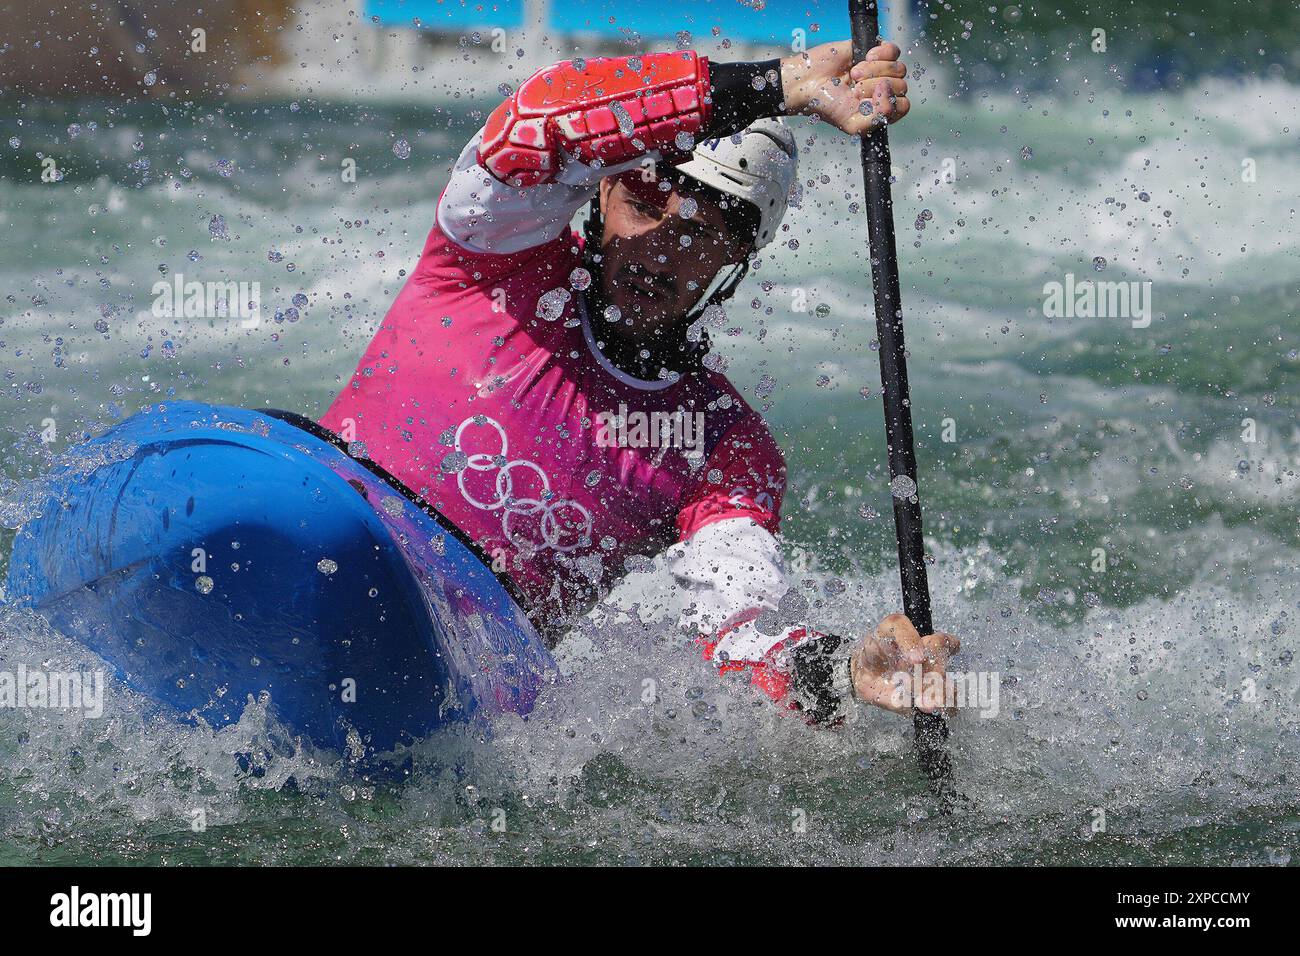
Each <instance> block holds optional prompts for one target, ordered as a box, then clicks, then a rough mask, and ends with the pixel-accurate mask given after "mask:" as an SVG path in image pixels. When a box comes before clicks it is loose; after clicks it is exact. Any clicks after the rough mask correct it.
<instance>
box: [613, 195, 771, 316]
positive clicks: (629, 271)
mask: <svg viewBox="0 0 1300 956" xmlns="http://www.w3.org/2000/svg"><path fill="white" fill-rule="evenodd" d="M600 206H601V212H602V215H603V219H604V224H605V231H604V234H603V236H602V240H601V255H602V256H603V261H602V263H601V272H600V277H601V292H602V293H603V295H604V300H605V302H606V304H607V305H614V306H617V307H618V310H619V312H620V313H621V318H620V321H619V322H618V323H617V326H616V327H617V329H618V330H619V332H622V333H626V335H627V336H636V337H637V338H638V339H640V338H641V337H642V336H644V335H646V334H647V333H654V332H657V331H664V330H669V329H672V328H673V327H674V326H676V325H679V324H680V323H681V321H682V319H683V318H685V316H686V313H687V312H688V311H689V310H690V309H691V308H692V307H693V306H695V305H696V304H697V303H698V302H699V300H700V297H701V296H703V295H704V292H705V290H706V289H707V287H708V285H709V283H710V282H712V281H713V279H714V277H715V276H716V275H717V274H718V272H719V270H721V269H722V268H723V267H724V266H727V265H730V264H734V263H737V262H740V261H741V260H742V259H743V258H744V255H745V251H746V250H745V248H744V247H743V246H742V245H741V244H740V243H738V242H737V241H735V239H733V237H732V236H731V235H730V233H729V232H728V230H727V224H726V221H725V220H724V219H723V215H722V210H720V209H719V208H718V207H717V205H715V204H714V202H713V201H712V200H710V199H709V198H707V197H706V196H705V194H703V193H701V192H698V191H696V190H692V189H690V188H688V187H686V188H683V187H678V186H674V187H673V188H672V189H671V190H667V191H665V190H661V189H660V188H659V183H658V182H649V183H646V182H642V181H641V178H640V174H639V173H632V174H628V175H625V176H620V177H612V178H608V179H604V180H602V181H601V184H600ZM628 319H630V320H631V324H630V325H629V324H628V323H627V320H628Z"/></svg>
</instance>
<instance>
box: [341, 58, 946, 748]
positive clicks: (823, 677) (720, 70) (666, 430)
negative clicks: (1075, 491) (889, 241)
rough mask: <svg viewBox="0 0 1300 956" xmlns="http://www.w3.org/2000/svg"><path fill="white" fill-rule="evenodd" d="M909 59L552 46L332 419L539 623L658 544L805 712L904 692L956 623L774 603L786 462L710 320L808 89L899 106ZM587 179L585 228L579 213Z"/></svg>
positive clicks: (815, 716)
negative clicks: (712, 342)
mask: <svg viewBox="0 0 1300 956" xmlns="http://www.w3.org/2000/svg"><path fill="white" fill-rule="evenodd" d="M905 74H906V69H905V67H904V65H903V64H902V63H901V62H899V49H898V47H897V46H895V45H894V44H892V43H884V44H882V45H880V46H877V47H875V48H874V49H872V50H871V51H870V52H869V53H868V55H867V58H866V59H865V60H864V61H862V62H860V63H856V64H855V63H852V62H851V54H850V44H849V43H848V42H847V41H844V42H838V43H827V44H823V45H821V46H818V47H815V48H814V49H812V50H809V51H807V52H806V53H800V54H795V55H792V56H787V57H784V58H780V59H772V60H767V61H761V62H745V63H719V62H712V61H710V60H709V59H707V58H706V57H704V56H700V55H697V54H696V53H694V52H691V51H681V52H674V53H655V54H647V55H643V56H628V57H613V58H600V59H590V60H585V61H584V60H573V61H565V62H561V63H558V64H556V65H554V66H551V67H549V68H547V69H544V70H542V71H541V72H539V73H537V74H535V75H534V76H533V77H531V78H530V79H528V80H527V81H526V82H524V83H523V84H522V85H521V86H520V87H519V88H518V89H517V90H515V91H514V92H512V93H511V95H510V96H509V97H507V99H506V100H505V102H503V103H502V104H501V105H500V106H498V107H497V108H496V110H495V111H493V112H492V113H491V115H490V116H489V117H488V119H487V122H486V123H485V124H484V126H483V128H482V129H481V130H480V131H479V133H478V134H477V135H475V136H474V138H473V139H472V140H471V141H470V142H469V144H468V145H466V147H465V149H464V150H463V152H462V153H461V154H460V158H459V159H458V160H457V162H456V164H455V168H454V169H453V171H452V174H451V178H450V181H449V182H448V183H447V186H446V188H445V190H444V191H443V194H442V196H441V198H440V199H439V202H438V206H437V214H436V221H435V223H434V226H433V229H432V231H431V232H430V234H429V237H428V239H427V240H426V242H425V244H424V249H423V252H422V254H421V256H420V261H419V264H418V265H417V266H416V268H415V270H414V272H413V273H412V275H411V277H410V278H409V280H408V281H407V283H406V285H405V287H404V288H403V289H402V291H401V292H400V293H399V294H398V296H397V299H396V300H395V302H394V303H393V305H392V308H391V309H390V310H389V312H388V314H387V316H386V317H385V319H384V321H383V323H382V325H381V326H380V328H379V330H378V331H377V332H376V334H375V336H374V339H373V340H372V341H371V343H370V345H369V347H368V348H367V350H366V352H365V354H364V356H363V357H362V358H361V361H360V363H359V364H358V366H357V369H356V372H355V373H354V374H353V376H352V378H351V380H350V381H349V382H348V383H347V384H346V385H345V386H344V388H343V389H342V390H341V391H340V393H339V395H338V397H337V398H336V399H335V400H334V403H333V404H332V405H331V406H330V408H329V410H328V411H327V412H326V414H325V415H324V416H323V417H322V419H321V424H322V425H323V426H324V427H326V428H328V429H330V430H331V431H334V432H335V433H337V434H339V435H340V436H341V437H343V438H344V439H345V440H347V441H349V442H351V443H353V448H354V450H355V451H356V452H358V453H362V454H365V455H367V456H369V457H370V458H371V459H373V460H375V461H376V462H378V463H379V464H380V465H382V466H383V467H384V468H386V469H387V470H388V471H389V472H391V473H392V474H394V475H395V476H396V477H398V478H399V479H401V480H402V481H403V482H404V483H405V484H406V485H407V486H408V487H409V488H411V489H412V490H414V491H415V492H416V493H417V494H419V495H420V496H421V497H423V498H424V499H426V500H427V501H428V502H430V503H431V504H432V505H433V506H434V507H435V508H436V509H437V510H438V511H440V512H441V513H442V514H443V515H445V516H446V517H447V518H448V519H450V520H451V521H452V522H454V523H455V524H456V525H457V526H458V527H460V528H461V529H462V530H463V531H464V532H466V534H468V535H469V536H470V537H471V538H472V539H473V540H474V541H475V542H476V543H477V544H478V545H479V546H480V547H481V548H482V549H483V551H484V552H485V554H486V555H487V556H488V558H489V560H492V561H494V563H495V564H496V566H497V570H498V571H500V572H502V573H505V574H507V575H509V576H510V577H511V578H513V580H514V582H515V583H516V584H517V585H518V586H519V589H520V590H521V591H522V592H523V593H524V595H525V596H526V598H527V599H528V601H529V603H530V607H529V608H528V611H529V614H530V616H531V617H532V619H533V620H534V622H535V623H536V624H537V625H538V627H539V629H541V630H542V631H543V633H544V634H547V635H548V637H549V638H550V639H554V638H555V637H557V636H558V635H560V634H562V633H563V632H564V631H565V630H566V629H567V628H568V627H569V626H570V625H571V623H572V622H573V620H574V619H575V617H576V616H577V615H580V614H582V613H584V612H585V611H587V610H588V609H589V608H590V607H591V606H592V604H593V603H594V602H595V601H596V600H597V599H598V598H599V597H600V596H601V595H602V594H604V593H605V592H606V591H608V589H609V587H610V586H611V585H612V583H613V582H614V581H615V580H617V578H618V577H620V576H621V575H622V574H623V573H624V572H625V570H626V569H627V568H628V567H635V566H636V562H638V561H640V560H642V559H643V557H644V556H650V555H654V554H657V553H660V552H662V551H664V550H665V549H671V550H670V551H669V554H668V558H669V567H670V568H671V571H672V574H673V576H674V578H675V580H676V581H677V582H678V584H679V585H680V587H681V588H683V589H684V590H685V592H686V597H687V601H686V604H687V610H686V612H685V613H684V615H683V621H682V626H683V627H684V628H687V629H688V633H690V634H691V635H698V642H699V644H700V645H701V646H702V648H703V650H704V656H705V657H706V658H707V659H708V660H710V661H712V662H713V664H714V665H715V666H716V667H717V668H718V669H719V670H720V671H723V672H727V671H735V670H745V671H748V672H749V673H750V675H751V680H752V682H753V684H754V685H755V686H756V687H758V688H759V689H760V690H761V691H763V692H764V693H766V694H768V695H769V696H771V697H772V698H773V699H775V700H777V701H778V702H780V703H781V704H783V705H784V706H787V707H789V708H792V709H795V710H798V711H801V712H802V713H803V714H804V715H805V716H806V717H807V718H808V719H809V720H811V721H814V722H819V723H834V722H837V721H838V720H840V719H841V718H842V717H843V715H844V714H845V712H846V707H847V705H848V703H849V702H850V701H851V699H852V697H854V696H856V697H857V698H859V699H861V700H864V701H867V702H869V703H872V704H875V705H878V706H881V707H885V708H886V709H890V710H896V711H899V712H910V710H911V707H912V697H911V688H910V686H908V685H906V684H903V685H900V683H899V682H898V680H896V677H895V675H897V674H899V673H909V674H910V673H912V672H913V668H914V666H915V665H916V664H921V665H922V667H923V669H924V671H927V672H928V671H935V672H939V673H942V672H943V670H944V667H945V665H946V662H947V660H948V658H949V657H950V656H951V655H952V654H953V653H955V652H956V651H957V649H958V646H959V645H958V642H957V639H956V638H955V637H953V636H951V635H948V634H934V635H926V636H925V637H922V636H921V635H918V634H917V633H916V631H915V629H914V628H913V627H912V626H911V624H910V623H909V622H908V620H907V619H906V618H905V617H904V616H903V615H901V614H893V615H890V616H889V617H886V618H885V619H884V621H882V622H881V624H880V625H879V627H878V628H877V629H876V632H875V633H874V634H872V635H869V636H867V637H865V638H863V639H861V640H858V641H850V640H846V639H843V638H840V637H837V636H835V635H829V634H822V633H820V632H817V631H815V630H813V629H812V628H811V627H810V626H809V625H807V624H806V623H804V622H802V621H791V620H788V617H789V615H788V614H787V613H785V610H786V609H787V608H788V602H787V604H786V605H781V599H782V597H783V596H784V595H785V594H786V593H787V590H788V586H787V584H786V576H785V573H784V570H783V564H782V559H781V554H780V548H779V546H778V543H777V541H776V539H775V538H774V537H773V535H774V534H775V533H776V532H777V530H778V527H779V520H780V518H779V516H780V508H781V499H782V495H783V493H784V490H785V480H786V473H785V463H784V460H783V458H782V455H781V452H780V450H779V449H778V447H777V445H776V443H775V441H774V440H773V439H772V436H771V435H770V433H769V432H768V429H767V427H766V425H765V424H764V422H763V420H762V418H761V417H760V416H759V415H758V414H757V413H756V412H755V411H754V410H753V409H751V408H750V407H749V406H748V405H747V404H746V403H745V401H744V399H742V398H741V396H740V394H739V393H738V392H737V391H736V389H735V388H734V387H733V386H732V385H731V383H730V382H729V381H728V380H727V378H726V377H725V375H723V374H722V373H721V371H720V365H719V363H718V361H717V359H716V357H715V356H712V355H711V354H710V352H709V338H708V331H709V329H710V328H714V327H717V326H719V325H720V324H721V323H722V322H723V320H724V317H723V313H722V309H721V306H722V303H723V302H725V301H726V300H727V299H728V298H729V297H730V296H731V295H732V294H733V293H734V292H735V291H736V288H737V286H738V285H739V283H740V282H741V280H742V279H743V278H744V276H745V274H746V272H747V270H748V267H749V264H750V262H751V261H753V260H754V259H755V258H756V256H757V252H758V250H760V249H762V248H763V247H764V246H766V245H768V244H769V243H771V242H772V241H774V239H776V238H777V236H778V235H779V234H780V232H781V230H782V226H781V220H782V217H783V215H784V214H785V211H786V206H787V201H788V197H789V193H790V190H791V187H792V186H794V185H795V182H796V178H795V177H796V172H795V171H796V147H795V140H794V136H793V135H792V134H791V132H790V130H789V129H788V128H787V127H786V126H785V125H784V124H783V123H782V122H781V121H780V120H779V119H777V117H780V116H782V115H793V114H805V115H810V116H814V117H818V118H819V119H820V120H822V121H823V122H824V123H826V124H829V125H831V126H834V127H836V128H838V129H840V130H842V131H844V132H845V133H848V134H858V133H861V132H862V131H864V130H865V129H867V128H868V124H870V123H872V122H885V121H892V122H896V121H898V120H900V119H902V118H903V117H904V116H906V115H907V112H908V109H909V102H908V99H907V82H906V80H905V78H904V77H905ZM588 204H590V215H589V217H588V222H587V226H586V229H585V238H584V237H580V236H579V235H577V234H576V233H575V232H573V231H572V230H571V228H570V221H571V220H572V219H573V218H574V217H575V215H576V214H577V213H578V212H579V211H581V209H582V207H583V206H584V205H588Z"/></svg>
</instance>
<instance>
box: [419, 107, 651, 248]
mask: <svg viewBox="0 0 1300 956" xmlns="http://www.w3.org/2000/svg"><path fill="white" fill-rule="evenodd" d="M482 138H483V131H482V130H479V132H478V133H476V134H475V136H474V138H473V139H472V140H470V141H469V143H468V144H466V146H465V148H464V149H463V150H461V154H460V158H459V159H457V160H456V165H455V167H454V168H453V169H452V172H451V179H450V180H449V181H448V183H447V188H446V190H445V191H444V192H443V194H442V199H441V200H440V201H439V202H438V213H437V218H438V227H439V228H440V229H441V230H442V231H443V233H444V234H445V235H446V236H447V238H449V239H451V240H452V241H453V242H455V243H456V244H457V245H459V246H462V247H464V248H466V249H469V250H471V251H474V252H495V253H510V252H521V251H523V250H524V249H531V248H533V247H535V246H540V245H543V244H544V243H547V242H550V241H551V240H552V239H554V238H555V237H556V236H558V235H560V234H561V233H562V232H563V231H564V230H565V229H566V228H567V227H568V225H569V222H570V221H571V220H572V219H573V217H574V215H575V214H576V213H577V212H578V211H579V210H580V209H581V208H582V207H583V206H584V205H586V204H587V202H589V201H590V200H591V197H592V196H594V195H595V194H596V188H597V187H598V186H599V185H600V181H601V180H602V179H603V178H604V177H606V176H617V175H618V174H620V173H624V172H627V171H628V170H629V169H636V168H637V167H638V166H639V165H640V164H641V163H643V162H645V161H646V160H647V159H650V160H653V159H656V158H657V157H658V155H659V154H658V152H657V151H653V150H652V151H651V152H649V153H646V154H645V155H643V156H638V157H636V158H635V159H630V160H628V161H627V162H624V163H620V164H618V165H616V166H603V167H600V168H595V167H592V166H588V165H586V164H584V163H581V162H579V161H578V160H576V159H569V160H567V161H566V162H565V163H564V165H563V167H562V168H561V169H560V172H559V174H558V175H557V176H556V178H555V182H552V183H544V184H542V185H538V186H527V187H519V186H509V185H507V184H505V183H503V182H501V180H499V179H497V178H496V177H495V176H493V175H492V174H491V173H489V172H488V171H487V170H486V169H484V168H483V167H482V166H480V165H479V162H478V146H479V141H480V140H481V139H482Z"/></svg>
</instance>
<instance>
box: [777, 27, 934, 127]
mask: <svg viewBox="0 0 1300 956" xmlns="http://www.w3.org/2000/svg"><path fill="white" fill-rule="evenodd" d="M852 51H853V44H852V43H850V42H849V41H848V40H840V41H838V42H835V43H823V44H821V45H820V46H815V47H813V48H812V49H811V50H808V51H807V52H805V53H794V54H791V55H790V56H787V57H782V58H781V88H782V90H783V91H784V93H785V108H786V112H787V113H790V114H794V113H804V114H807V115H809V116H818V117H821V118H822V119H824V120H825V121H826V122H828V123H830V124H832V125H833V126H835V127H837V128H838V129H841V130H843V131H844V132H846V133H849V134H851V135H855V136H856V135H858V134H861V133H863V132H865V131H866V130H867V129H869V128H870V127H871V124H872V123H880V122H885V123H897V122H898V121H899V120H901V119H902V118H903V117H904V116H906V115H907V111H908V110H909V109H911V106H912V104H911V103H910V102H908V99H907V80H905V79H903V77H905V76H906V75H907V67H906V66H904V65H903V64H902V63H899V62H898V57H899V55H900V52H901V51H900V50H899V49H898V47H897V46H895V45H894V44H892V43H882V44H880V46H877V47H872V48H871V49H870V50H868V51H867V58H866V59H865V60H863V61H861V62H859V63H854V62H853V52H852Z"/></svg>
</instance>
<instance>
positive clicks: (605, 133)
mask: <svg viewBox="0 0 1300 956" xmlns="http://www.w3.org/2000/svg"><path fill="white" fill-rule="evenodd" d="M781 71H782V63H781V61H780V60H779V59H773V60H764V61H758V62H753V63H710V61H709V60H708V58H707V57H702V56H699V55H697V54H696V53H694V52H693V51H689V50H687V51H682V52H679V53H653V54H647V55H644V56H639V57H637V56H630V57H601V58H593V59H591V60H585V61H571V60H566V61H563V62H561V63H557V64H555V65H554V66H551V67H548V68H547V69H545V70H542V71H541V72H539V73H537V74H534V75H533V76H532V77H530V78H529V79H528V80H526V81H525V82H524V83H523V84H522V85H520V87H519V89H518V90H516V91H515V92H514V93H513V94H511V96H510V97H509V99H507V100H506V101H505V102H504V103H502V104H501V105H500V106H498V107H497V109H496V110H494V111H493V113H492V115H491V116H490V117H489V118H488V121H487V123H486V124H485V125H484V127H483V135H482V139H481V141H480V144H479V147H478V157H479V162H480V163H481V164H482V165H483V166H484V168H486V169H487V170H488V171H489V172H490V173H491V174H492V175H493V176H494V177H496V178H497V179H498V180H500V181H501V182H504V183H508V184H510V185H513V186H535V185H540V184H543V183H549V182H554V181H556V180H557V178H559V176H560V173H561V170H562V169H563V167H564V166H565V165H566V164H567V163H568V162H569V161H570V160H571V159H576V160H578V161H579V162H582V163H584V164H585V165H587V166H591V167H596V168H608V167H612V166H618V165H620V164H623V163H626V162H628V161H630V160H636V159H639V158H640V157H643V156H646V155H655V156H656V157H662V158H665V159H668V160H669V161H679V160H681V159H684V158H685V157H686V156H687V155H688V154H689V153H690V151H691V150H692V149H693V148H694V146H695V143H696V141H697V140H703V139H712V138H716V137H721V136H728V135H730V134H732V133H736V132H739V131H740V130H742V129H744V128H745V127H746V126H748V125H749V124H750V123H752V122H753V121H754V120H756V119H759V118H760V117H763V116H775V115H778V114H780V113H781V112H782V111H783V109H784V106H783V103H782V89H781Z"/></svg>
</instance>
